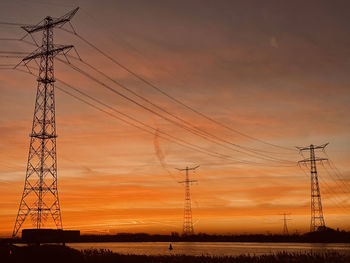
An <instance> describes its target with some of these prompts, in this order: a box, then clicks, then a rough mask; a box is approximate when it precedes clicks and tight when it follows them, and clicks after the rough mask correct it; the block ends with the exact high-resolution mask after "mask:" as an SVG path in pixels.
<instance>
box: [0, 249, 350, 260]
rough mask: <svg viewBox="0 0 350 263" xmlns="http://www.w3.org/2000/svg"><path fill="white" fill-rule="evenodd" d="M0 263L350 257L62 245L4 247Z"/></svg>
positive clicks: (342, 257)
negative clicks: (135, 251)
mask: <svg viewBox="0 0 350 263" xmlns="http://www.w3.org/2000/svg"><path fill="white" fill-rule="evenodd" d="M0 259H1V260H0V261H1V262H3V263H7V262H9V263H17V262H37V263H41V262H46V263H48V262H50V263H56V262H60V263H69V262H74V263H80V262H81V263H95V262H98V263H299V262H300V263H335V262H336V263H349V262H350V255H349V254H339V253H337V252H325V253H277V254H274V255H260V256H254V255H241V256H223V257H214V256H205V255H203V256H185V255H174V256H162V255H159V256H146V255H123V254H118V253H114V252H112V251H110V250H106V249H88V250H82V251H79V250H76V249H72V248H69V247H64V246H58V245H43V246H24V247H15V246H11V245H1V246H0Z"/></svg>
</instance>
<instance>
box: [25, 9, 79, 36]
mask: <svg viewBox="0 0 350 263" xmlns="http://www.w3.org/2000/svg"><path fill="white" fill-rule="evenodd" d="M78 10H79V7H77V8H75V9H73V10H72V11H70V12H68V13H67V14H65V15H63V16H61V17H59V18H52V17H47V18H46V19H45V20H42V21H41V22H40V23H39V24H38V25H25V26H22V28H23V29H24V30H25V31H26V32H27V33H29V34H31V33H35V32H38V31H41V30H46V29H47V28H52V27H57V26H59V27H62V26H63V25H64V24H65V23H67V22H69V21H70V20H71V19H72V18H73V16H74V15H75V14H76V12H77V11H78ZM47 21H49V22H47Z"/></svg>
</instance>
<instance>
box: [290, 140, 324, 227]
mask: <svg viewBox="0 0 350 263" xmlns="http://www.w3.org/2000/svg"><path fill="white" fill-rule="evenodd" d="M327 145H328V143H326V144H323V145H320V146H315V145H313V144H311V145H310V146H309V147H297V148H298V149H299V150H300V151H301V152H302V151H309V152H310V158H307V159H304V160H301V161H299V163H310V174H311V223H310V232H315V231H319V230H324V229H325V227H326V225H325V222H324V218H323V211H322V202H321V192H320V186H319V183H318V176H317V167H316V162H318V161H326V160H328V159H326V158H318V157H316V156H315V150H316V149H322V150H324V148H325V147H326V146H327Z"/></svg>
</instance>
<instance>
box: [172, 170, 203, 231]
mask: <svg viewBox="0 0 350 263" xmlns="http://www.w3.org/2000/svg"><path fill="white" fill-rule="evenodd" d="M198 167H199V165H198V166H196V167H192V168H188V167H186V168H185V169H179V168H176V169H177V170H179V171H186V179H185V180H184V181H180V182H179V183H184V184H185V207H184V222H183V228H182V234H183V235H193V234H194V231H193V223H192V209H191V194H190V183H194V182H197V180H190V179H189V175H188V171H191V170H192V171H194V170H196V169H197V168H198Z"/></svg>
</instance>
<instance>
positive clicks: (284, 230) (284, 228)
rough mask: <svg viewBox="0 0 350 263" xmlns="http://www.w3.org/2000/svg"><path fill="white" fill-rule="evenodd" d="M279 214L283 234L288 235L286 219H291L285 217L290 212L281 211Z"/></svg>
mask: <svg viewBox="0 0 350 263" xmlns="http://www.w3.org/2000/svg"><path fill="white" fill-rule="evenodd" d="M281 215H283V219H281V220H283V235H285V236H288V235H289V232H288V227H287V221H288V220H292V219H289V218H287V216H288V215H290V213H283V214H281Z"/></svg>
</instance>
